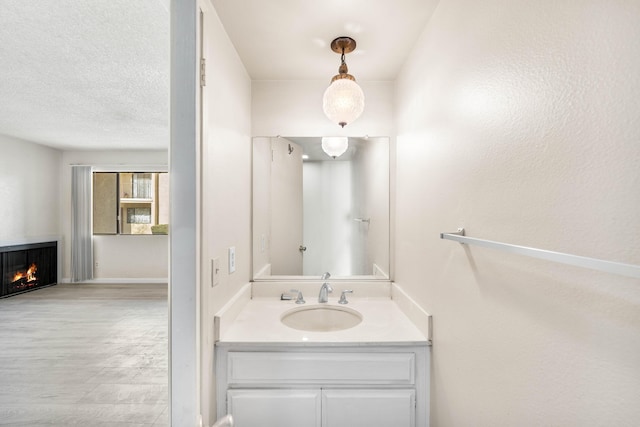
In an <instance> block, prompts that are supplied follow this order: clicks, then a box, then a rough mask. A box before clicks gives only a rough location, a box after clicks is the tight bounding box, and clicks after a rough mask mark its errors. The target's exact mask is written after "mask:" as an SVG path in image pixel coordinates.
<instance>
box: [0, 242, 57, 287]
mask: <svg viewBox="0 0 640 427" xmlns="http://www.w3.org/2000/svg"><path fill="white" fill-rule="evenodd" d="M0 279H2V282H1V283H0V298H4V297H8V296H11V295H16V294H19V293H22V292H28V291H32V290H34V289H38V288H42V287H45V286H51V285H55V284H56V282H57V280H58V243H57V242H44V243H30V244H24V245H13V246H4V247H0Z"/></svg>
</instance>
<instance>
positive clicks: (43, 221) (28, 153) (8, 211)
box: [0, 135, 70, 243]
mask: <svg viewBox="0 0 640 427" xmlns="http://www.w3.org/2000/svg"><path fill="white" fill-rule="evenodd" d="M61 157H62V152H61V151H59V150H55V149H53V148H49V147H45V146H42V145H38V144H35V143H31V142H28V141H23V140H19V139H15V138H11V137H8V136H3V135H0V242H1V241H6V242H8V243H10V242H13V241H19V240H21V239H24V238H29V237H33V238H39V237H58V236H59V235H60V209H61V206H62V205H61V201H60V197H59V194H60V159H61ZM69 188H70V187H69ZM61 243H62V242H61Z"/></svg>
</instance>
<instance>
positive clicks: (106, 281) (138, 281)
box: [65, 277, 169, 285]
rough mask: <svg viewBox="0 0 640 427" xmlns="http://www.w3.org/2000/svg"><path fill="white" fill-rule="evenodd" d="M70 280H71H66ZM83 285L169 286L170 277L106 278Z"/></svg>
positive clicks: (92, 280)
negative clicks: (127, 284)
mask: <svg viewBox="0 0 640 427" xmlns="http://www.w3.org/2000/svg"><path fill="white" fill-rule="evenodd" d="M66 280H69V279H66ZM65 283H67V282H65ZM81 283H91V284H110V283H130V284H132V285H136V284H165V285H168V284H169V278H168V277H164V278H157V277H154V278H135V279H133V278H126V277H119V278H109V277H105V278H100V277H99V278H94V279H91V280H85V281H83V282H81Z"/></svg>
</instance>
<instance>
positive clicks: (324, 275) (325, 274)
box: [320, 271, 331, 280]
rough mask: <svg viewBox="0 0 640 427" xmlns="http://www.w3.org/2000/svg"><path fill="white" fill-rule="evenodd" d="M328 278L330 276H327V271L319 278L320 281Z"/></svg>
mask: <svg viewBox="0 0 640 427" xmlns="http://www.w3.org/2000/svg"><path fill="white" fill-rule="evenodd" d="M329 277H331V274H329V272H328V271H327V272H326V273H324V274H323V275H322V277H321V278H320V280H327V279H328V278H329Z"/></svg>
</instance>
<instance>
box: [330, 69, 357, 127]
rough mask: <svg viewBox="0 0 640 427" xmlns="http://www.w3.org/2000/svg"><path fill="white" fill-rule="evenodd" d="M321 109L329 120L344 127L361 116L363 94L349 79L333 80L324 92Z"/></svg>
mask: <svg viewBox="0 0 640 427" xmlns="http://www.w3.org/2000/svg"><path fill="white" fill-rule="evenodd" d="M322 109H323V110H324V113H325V114H326V115H327V117H328V118H329V120H331V121H333V122H335V123H337V124H339V125H340V126H342V127H345V125H347V124H349V123H351V122H353V121H354V120H355V119H357V118H358V117H360V115H361V114H362V111H363V110H364V93H363V92H362V89H361V88H360V86H358V83H356V82H355V81H353V80H351V79H348V78H341V79H337V80H334V81H333V82H332V83H331V84H330V85H329V87H328V88H327V90H325V92H324V97H323V100H322Z"/></svg>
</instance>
